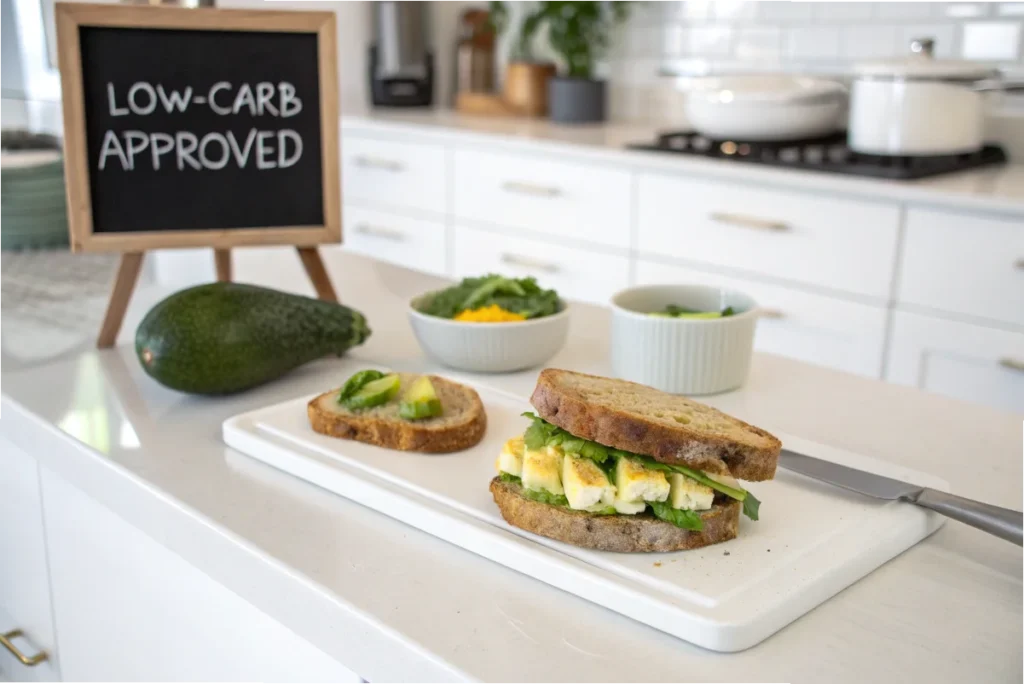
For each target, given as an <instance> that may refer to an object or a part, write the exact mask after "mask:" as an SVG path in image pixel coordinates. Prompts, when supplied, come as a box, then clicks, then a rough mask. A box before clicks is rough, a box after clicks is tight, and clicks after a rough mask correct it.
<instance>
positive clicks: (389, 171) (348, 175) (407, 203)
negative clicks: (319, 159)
mask: <svg viewBox="0 0 1024 684" xmlns="http://www.w3.org/2000/svg"><path fill="white" fill-rule="evenodd" d="M341 179H342V180H341V182H342V187H343V189H344V191H343V192H342V196H341V197H342V200H344V201H346V202H348V201H351V200H362V201H364V202H374V203H376V204H379V205H382V206H385V207H388V206H394V207H407V208H411V209H422V210H424V211H432V212H436V213H438V214H442V213H444V212H445V160H444V148H443V147H441V146H440V145H432V144H428V143H410V142H389V141H384V140H376V139H371V138H359V137H351V136H348V135H346V136H344V137H343V138H342V141H341Z"/></svg>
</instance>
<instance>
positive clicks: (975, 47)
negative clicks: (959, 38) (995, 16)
mask: <svg viewBox="0 0 1024 684" xmlns="http://www.w3.org/2000/svg"><path fill="white" fill-rule="evenodd" d="M1020 40H1021V24H1020V22H994V21H974V22H968V23H966V24H964V35H963V46H962V48H961V54H962V55H963V56H964V57H965V58H967V59H977V60H1004V61H1012V60H1015V59H1018V58H1019V57H1020Z"/></svg>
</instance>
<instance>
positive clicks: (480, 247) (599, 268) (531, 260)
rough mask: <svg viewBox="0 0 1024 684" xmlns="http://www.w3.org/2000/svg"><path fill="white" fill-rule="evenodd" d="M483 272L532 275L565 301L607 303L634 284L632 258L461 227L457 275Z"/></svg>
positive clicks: (458, 228) (457, 241)
mask: <svg viewBox="0 0 1024 684" xmlns="http://www.w3.org/2000/svg"><path fill="white" fill-rule="evenodd" d="M483 273H503V274H507V275H509V276H510V277H513V278H524V277H528V276H533V277H535V278H537V281H538V282H539V283H540V284H541V285H542V286H543V287H549V288H554V289H556V290H558V292H559V294H560V295H562V296H564V297H567V298H569V299H578V300H582V301H587V302H594V303H598V304H602V303H605V302H607V301H608V299H609V298H610V297H611V296H612V295H613V294H614V293H615V292H617V291H618V290H621V289H622V288H624V287H626V286H627V284H628V283H629V259H628V258H627V257H626V256H625V255H617V254H610V253H605V252H600V251H596V250H587V249H582V248H575V247H564V246H560V245H555V244H551V243H548V242H545V241H542V240H532V239H527V238H523V237H510V236H507V235H502V236H496V235H494V233H493V232H491V231H487V230H480V229H477V228H471V227H468V226H463V225H459V226H456V228H455V263H454V275H455V276H456V277H458V278H463V277H466V276H476V275H480V274H483Z"/></svg>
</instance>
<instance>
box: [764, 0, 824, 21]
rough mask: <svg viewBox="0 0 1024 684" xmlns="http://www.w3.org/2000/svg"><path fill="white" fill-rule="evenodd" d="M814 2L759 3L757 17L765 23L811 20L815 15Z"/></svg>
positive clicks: (786, 0)
mask: <svg viewBox="0 0 1024 684" xmlns="http://www.w3.org/2000/svg"><path fill="white" fill-rule="evenodd" d="M815 4H816V3H813V2H790V1H789V0H777V1H772V2H759V3H757V5H758V12H757V16H758V17H759V18H761V19H763V20H765V21H802V20H809V19H810V18H811V17H812V16H813V14H814V6H815Z"/></svg>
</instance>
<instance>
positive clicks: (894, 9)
mask: <svg viewBox="0 0 1024 684" xmlns="http://www.w3.org/2000/svg"><path fill="white" fill-rule="evenodd" d="M874 4H875V16H876V17H878V18H879V19H882V20H886V19H927V18H928V17H930V16H931V15H932V9H933V7H932V5H933V4H938V3H930V2H876V3H874Z"/></svg>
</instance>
